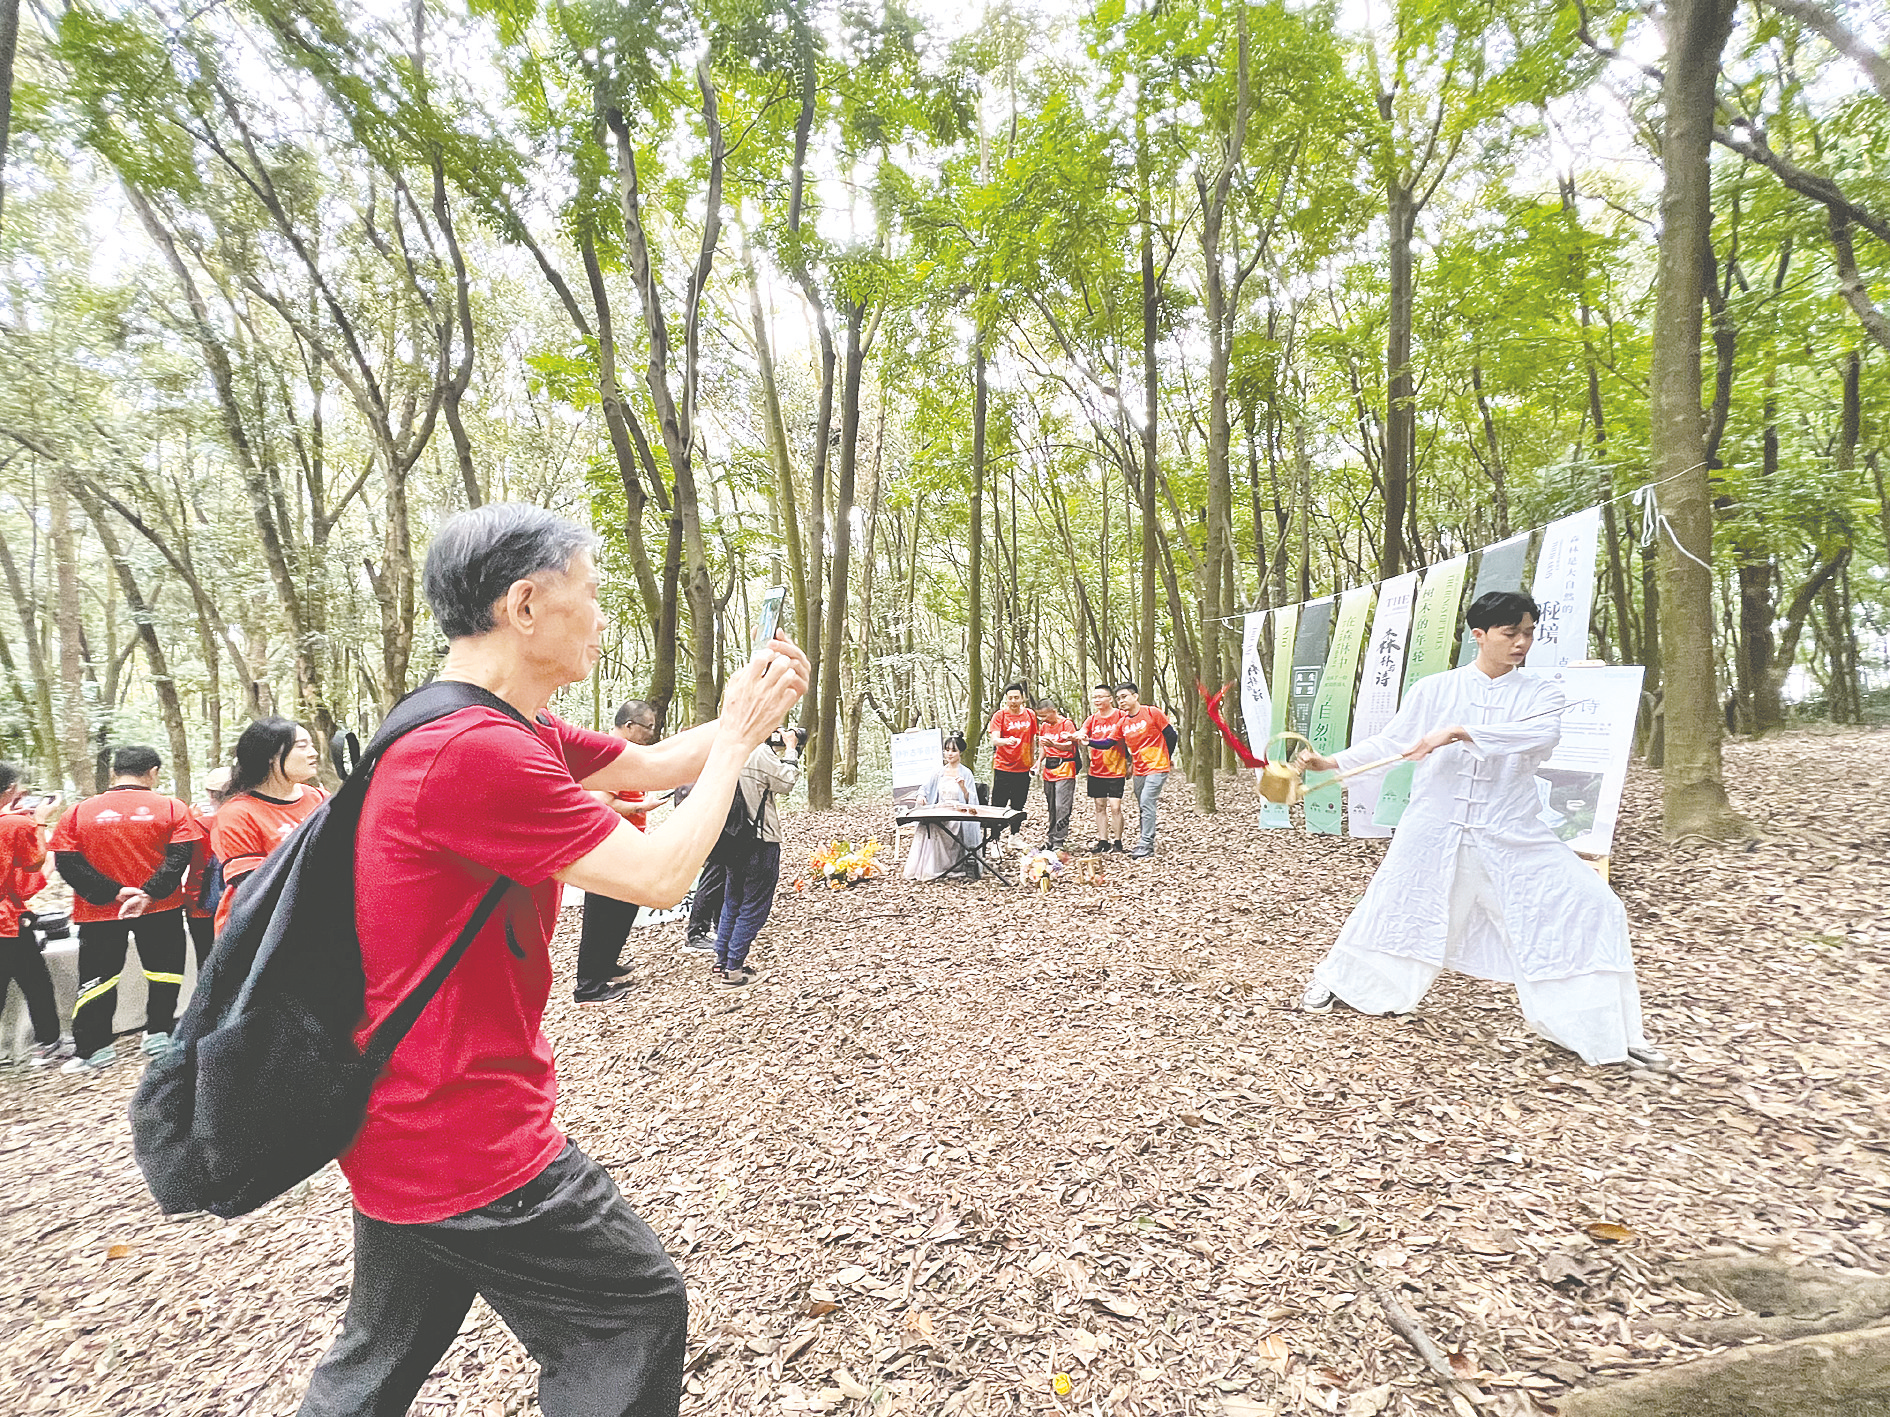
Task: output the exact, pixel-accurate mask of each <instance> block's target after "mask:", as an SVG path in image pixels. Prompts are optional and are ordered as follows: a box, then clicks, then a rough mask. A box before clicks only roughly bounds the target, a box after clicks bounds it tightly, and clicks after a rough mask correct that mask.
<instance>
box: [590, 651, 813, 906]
mask: <svg viewBox="0 0 1890 1417" xmlns="http://www.w3.org/2000/svg"><path fill="white" fill-rule="evenodd" d="M764 656H765V658H764ZM807 670H808V663H807V656H806V655H804V654H802V653H801V651H800V650H799V649H797V648H795V646H793V645H791V644H788V643H787V641H785V640H779V639H777V640H776V641H774V643H773V645H772V646H765V647H764V648H763V649H762V650H761V652H760V654H758V655H757V656H756V657H755V658H754V659H752V660H750V661H749V662H748V663H747V664H746V665H744V666H743V667H742V668H741V669H739V670H737V671H736V672H735V674H734V675H733V676H731V677H730V679H729V681H728V688H727V690H726V691H725V692H724V694H723V697H722V716H721V717H720V718H718V719H716V720H715V722H713V723H705V724H703V725H702V727H701V728H699V729H692V730H690V732H689V733H688V734H685V735H683V736H684V737H694V736H695V735H697V734H703V733H706V734H707V747H706V748H705V749H704V751H703V753H702V756H701V757H700V758H698V759H696V763H697V768H696V773H695V783H696V788H695V791H693V792H691V793H690V794H689V797H688V800H687V801H685V802H684V803H683V804H682V805H681V806H680V807H678V808H677V809H676V810H675V811H674V812H672V813H670V816H669V819H668V820H667V821H665V822H664V823H663V824H662V825H661V826H659V827H655V828H653V829H651V830H650V831H648V832H640V831H638V830H637V829H636V828H635V827H633V826H631V825H630V823H628V822H624V821H620V822H618V823H617V829H616V830H615V831H613V832H612V833H611V834H610V835H609V836H607V837H605V838H604V840H603V841H602V842H600V843H599V844H598V845H596V846H594V847H592V848H591V849H590V850H589V851H587V852H585V853H584V855H582V856H580V857H578V859H577V860H576V861H573V862H572V863H571V864H570V865H569V866H567V867H566V868H565V869H564V870H562V871H560V872H559V873H558V879H559V880H561V881H563V882H565V883H566V884H568V885H573V886H576V887H578V888H579V889H580V890H586V891H594V892H596V893H597V894H598V895H607V896H610V897H612V898H613V899H615V900H625V901H630V902H631V903H633V904H636V905H647V906H651V907H653V908H655V909H658V910H667V909H669V908H670V907H671V906H673V905H675V904H676V903H677V902H679V901H680V900H681V899H682V898H683V897H684V896H685V895H687V894H688V893H689V886H690V883H691V882H692V881H694V880H695V878H696V873H697V872H698V871H700V870H701V869H702V863H703V861H705V860H706V859H707V858H708V855H709V850H710V848H711V847H713V846H714V845H715V841H716V838H717V837H719V836H720V835H721V834H722V824H723V823H724V822H725V821H727V820H728V804H729V803H730V802H731V801H732V800H733V799H734V796H735V792H736V783H737V781H738V780H739V779H740V777H741V774H742V767H743V765H744V764H745V763H746V762H747V761H748V755H749V753H751V752H752V751H753V750H754V749H755V748H756V747H758V746H759V745H760V744H762V743H764V742H766V741H767V738H768V735H769V734H770V733H772V732H774V730H775V727H776V726H777V725H778V724H779V723H780V722H781V720H782V719H783V718H784V717H786V716H787V711H788V710H789V709H791V708H793V707H794V705H795V703H796V702H797V701H798V700H799V699H800V697H801V695H802V694H803V693H805V692H806V691H807ZM629 751H639V750H636V749H635V748H634V747H633V746H631V745H626V752H629ZM642 751H649V750H642ZM622 763H623V758H622V757H621V756H620V757H619V758H618V759H617V761H616V762H615V763H613V764H612V765H611V767H609V768H605V769H604V770H603V771H601V772H596V773H593V774H591V776H590V777H588V778H586V779H585V781H584V786H586V787H591V788H599V787H601V788H603V789H604V790H607V791H630V790H644V789H642V788H633V787H629V786H626V787H615V786H611V785H610V782H611V778H610V774H611V773H612V772H613V771H614V770H615V769H616V768H618V767H619V766H620V765H621V764H622ZM674 781H675V780H674V779H669V780H666V781H663V782H650V783H648V786H652V787H666V786H671V785H673V783H674Z"/></svg>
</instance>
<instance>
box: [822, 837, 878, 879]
mask: <svg viewBox="0 0 1890 1417" xmlns="http://www.w3.org/2000/svg"><path fill="white" fill-rule="evenodd" d="M878 855H879V838H878V837H874V838H873V839H872V840H871V841H869V842H867V843H866V844H865V845H864V846H861V847H857V848H856V847H855V846H854V845H853V843H852V842H850V841H830V842H828V843H827V844H826V846H824V847H822V848H821V849H820V850H819V851H816V852H815V853H814V854H813V855H812V856H810V857H808V859H807V867H808V872H809V874H810V875H811V876H812V878H813V880H814V883H815V884H816V885H825V886H826V887H827V888H828V889H829V890H836V891H837V890H841V889H844V888H845V887H847V886H857V885H858V884H859V883H860V882H861V881H870V880H872V879H873V877H875V876H878V875H881V874H882V872H881V871H880V868H879V863H878V862H877V861H876V860H874V858H875V857H876V856H878Z"/></svg>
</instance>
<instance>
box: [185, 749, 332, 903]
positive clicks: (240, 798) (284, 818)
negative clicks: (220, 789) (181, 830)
mask: <svg viewBox="0 0 1890 1417" xmlns="http://www.w3.org/2000/svg"><path fill="white" fill-rule="evenodd" d="M320 763H321V759H320V757H319V756H318V755H317V754H316V752H315V740H314V738H312V737H311V736H310V735H309V731H308V730H307V729H306V728H304V727H302V725H301V724H299V723H296V722H295V721H294V720H292V719H287V718H259V719H257V720H256V721H255V722H254V723H252V724H250V726H249V727H248V728H245V729H244V730H243V734H242V736H241V737H240V738H238V739H237V740H236V766H235V767H234V768H232V769H231V771H230V786H229V792H228V795H227V796H226V797H225V798H224V801H223V805H222V806H221V807H219V808H217V817H216V822H215V823H214V824H213V825H212V826H211V828H210V849H211V850H212V851H213V852H214V853H215V854H216V858H217V860H218V861H219V862H221V863H222V866H223V899H222V900H221V901H220V902H219V903H218V905H217V923H216V931H217V933H218V934H219V935H221V934H222V933H223V927H224V925H225V924H226V923H227V922H228V921H229V918H230V902H231V901H233V900H234V899H235V898H236V883H237V882H238V881H240V880H242V879H243V877H245V876H247V875H248V874H249V873H250V872H251V871H254V870H255V869H256V868H257V867H258V866H260V865H262V863H263V860H264V859H265V858H266V857H267V856H268V855H269V853H270V852H272V851H274V850H275V849H276V848H277V847H278V846H280V845H281V844H282V842H283V840H284V839H285V838H286V837H287V836H288V835H289V833H291V832H293V831H294V830H295V829H296V827H298V826H300V825H301V823H302V820H303V819H304V818H305V817H307V816H308V815H309V813H311V812H313V811H314V810H315V809H316V808H317V807H319V806H320V805H321V804H322V803H323V802H324V801H326V800H327V797H328V794H327V793H325V792H323V791H322V790H321V788H319V787H317V786H315V785H314V784H315V776H316V773H317V771H318V770H319V765H320Z"/></svg>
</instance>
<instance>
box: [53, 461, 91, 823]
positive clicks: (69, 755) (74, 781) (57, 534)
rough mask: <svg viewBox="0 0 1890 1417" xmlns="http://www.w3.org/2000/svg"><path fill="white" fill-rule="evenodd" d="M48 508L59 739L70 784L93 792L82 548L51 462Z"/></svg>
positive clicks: (60, 476) (62, 478) (62, 484)
mask: <svg viewBox="0 0 1890 1417" xmlns="http://www.w3.org/2000/svg"><path fill="white" fill-rule="evenodd" d="M46 507H47V517H46V520H47V534H48V537H49V539H50V540H51V542H52V558H53V578H54V584H55V586H56V587H57V593H58V596H59V603H58V605H57V607H56V608H55V609H54V612H53V614H54V617H55V619H56V621H57V623H58V626H59V709H60V714H59V720H60V721H59V727H60V735H59V739H60V743H61V744H62V746H63V747H64V750H65V763H64V767H65V771H66V780H67V782H68V783H69V784H70V785H71V786H72V787H75V788H77V789H78V790H79V791H80V792H91V791H93V790H95V784H94V779H95V774H94V771H93V767H92V750H91V746H90V738H91V725H90V721H89V715H88V713H87V711H86V710H87V706H86V702H85V690H84V681H85V667H84V658H85V656H84V650H83V642H84V639H85V626H84V622H83V621H82V619H81V618H80V613H79V611H80V606H81V604H82V603H83V602H82V601H81V600H80V598H79V597H80V590H79V562H78V555H79V548H78V542H77V541H76V540H75V539H74V537H73V535H72V509H71V507H70V505H69V502H68V497H67V492H66V482H65V475H64V473H62V472H61V471H60V470H59V468H58V467H56V466H51V465H49V466H48V467H47V469H46Z"/></svg>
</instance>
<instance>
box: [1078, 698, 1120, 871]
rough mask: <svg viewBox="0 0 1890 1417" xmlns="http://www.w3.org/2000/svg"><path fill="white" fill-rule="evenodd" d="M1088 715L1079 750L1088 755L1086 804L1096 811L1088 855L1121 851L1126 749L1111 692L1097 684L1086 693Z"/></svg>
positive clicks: (1118, 714) (1084, 722)
mask: <svg viewBox="0 0 1890 1417" xmlns="http://www.w3.org/2000/svg"><path fill="white" fill-rule="evenodd" d="M1089 707H1090V715H1089V717H1088V718H1086V719H1084V720H1083V728H1082V737H1083V747H1084V748H1085V749H1086V750H1087V752H1088V753H1089V801H1090V805H1091V806H1093V807H1094V808H1095V809H1096V844H1095V845H1094V846H1092V847H1090V849H1089V852H1090V855H1092V856H1100V855H1101V854H1102V853H1103V852H1105V851H1120V850H1122V780H1123V779H1124V778H1125V777H1127V776H1128V775H1129V750H1128V748H1127V747H1126V746H1125V745H1124V744H1123V741H1122V715H1121V714H1120V713H1118V712H1116V703H1115V697H1114V694H1113V691H1112V690H1111V689H1110V687H1109V686H1108V685H1107V684H1098V685H1097V686H1096V687H1095V688H1093V689H1091V690H1090V691H1089Z"/></svg>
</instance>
